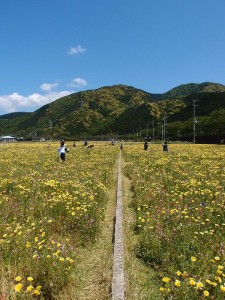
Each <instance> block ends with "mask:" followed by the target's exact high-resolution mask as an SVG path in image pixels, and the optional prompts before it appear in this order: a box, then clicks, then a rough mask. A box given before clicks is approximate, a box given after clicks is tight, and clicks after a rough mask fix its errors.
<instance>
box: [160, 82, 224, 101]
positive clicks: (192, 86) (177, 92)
mask: <svg viewBox="0 0 225 300" xmlns="http://www.w3.org/2000/svg"><path fill="white" fill-rule="evenodd" d="M220 92H225V86H224V85H222V84H219V83H212V82H203V83H199V84H197V83H188V84H182V85H179V86H177V87H175V88H173V89H171V90H170V91H168V92H166V93H165V94H163V97H164V98H180V97H182V98H183V97H186V96H189V95H191V94H195V93H196V94H200V93H220Z"/></svg>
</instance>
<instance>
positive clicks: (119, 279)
mask: <svg viewBox="0 0 225 300" xmlns="http://www.w3.org/2000/svg"><path fill="white" fill-rule="evenodd" d="M122 194H123V193H122V158H121V152H120V155H119V163H118V184H117V205H116V216H115V236H114V258H113V278H112V300H123V299H124V292H125V280H124V251H123V199H122Z"/></svg>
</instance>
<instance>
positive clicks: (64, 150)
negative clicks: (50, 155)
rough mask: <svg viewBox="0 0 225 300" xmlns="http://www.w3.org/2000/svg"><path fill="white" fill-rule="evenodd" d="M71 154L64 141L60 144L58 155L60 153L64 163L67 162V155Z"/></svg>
mask: <svg viewBox="0 0 225 300" xmlns="http://www.w3.org/2000/svg"><path fill="white" fill-rule="evenodd" d="M67 152H69V151H68V149H67V148H66V145H65V141H64V140H62V141H61V144H60V147H59V149H58V153H59V156H60V158H61V160H62V161H65V160H66V153H67Z"/></svg>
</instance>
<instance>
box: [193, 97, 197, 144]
mask: <svg viewBox="0 0 225 300" xmlns="http://www.w3.org/2000/svg"><path fill="white" fill-rule="evenodd" d="M197 101H198V100H195V99H194V100H193V103H192V104H193V143H194V144H195V142H196V139H195V137H196V123H197V120H196V116H195V111H196V106H197V104H196V102H197Z"/></svg>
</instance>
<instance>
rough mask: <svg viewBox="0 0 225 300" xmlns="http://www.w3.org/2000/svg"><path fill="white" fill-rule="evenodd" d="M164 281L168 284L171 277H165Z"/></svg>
mask: <svg viewBox="0 0 225 300" xmlns="http://www.w3.org/2000/svg"><path fill="white" fill-rule="evenodd" d="M162 281H163V282H165V283H168V282H170V278H169V277H163V279H162Z"/></svg>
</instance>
